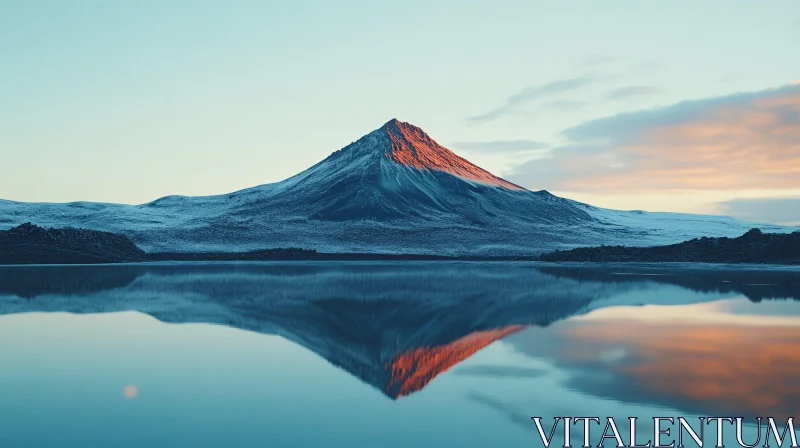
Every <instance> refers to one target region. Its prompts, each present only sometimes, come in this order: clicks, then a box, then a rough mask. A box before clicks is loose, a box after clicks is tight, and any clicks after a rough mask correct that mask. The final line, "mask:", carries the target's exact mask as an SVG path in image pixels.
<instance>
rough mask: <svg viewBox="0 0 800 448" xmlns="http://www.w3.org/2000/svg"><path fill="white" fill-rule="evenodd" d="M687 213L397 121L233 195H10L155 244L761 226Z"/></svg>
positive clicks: (595, 238) (43, 213) (512, 248)
mask: <svg viewBox="0 0 800 448" xmlns="http://www.w3.org/2000/svg"><path fill="white" fill-rule="evenodd" d="M675 216H681V217H680V218H676V217H675ZM675 216H673V215H672V214H670V215H669V216H667V215H660V214H645V215H641V214H637V212H615V211H604V210H602V209H597V208H595V207H591V206H588V205H585V204H580V203H577V202H574V201H571V200H568V199H562V198H559V197H556V196H553V195H552V194H550V193H548V192H546V191H537V192H534V191H529V190H526V189H524V188H522V187H520V186H518V185H514V184H513V183H510V182H508V181H506V180H504V179H501V178H499V177H497V176H494V175H493V174H491V173H489V172H488V171H485V170H483V169H481V168H480V167H477V166H475V165H473V164H472V163H470V162H468V161H467V160H465V159H463V158H461V157H459V156H457V155H456V154H454V153H453V152H451V151H450V150H448V149H447V148H444V147H443V146H441V145H439V144H438V143H436V142H435V141H434V140H433V139H431V138H430V137H429V136H428V135H427V134H425V132H424V131H422V130H421V129H419V128H417V127H415V126H412V125H410V124H408V123H402V122H399V121H397V120H391V121H389V122H388V123H386V124H385V125H384V126H382V127H380V128H379V129H376V130H375V131H373V132H371V133H369V134H367V135H365V136H364V137H362V138H361V139H359V140H357V141H356V142H354V143H351V144H350V145H348V146H346V147H345V148H343V149H341V150H339V151H336V152H334V153H333V154H331V155H330V156H329V157H327V158H326V159H325V160H323V161H321V162H319V163H317V164H316V165H314V166H312V167H311V168H309V169H307V170H305V171H303V172H302V173H299V174H297V175H295V176H293V177H291V178H289V179H286V180H284V181H282V182H277V183H274V184H267V185H261V186H258V187H254V188H249V189H246V190H241V191H237V192H234V193H230V194H227V195H219V196H205V197H185V196H167V197H164V198H161V199H158V200H155V201H153V202H149V203H147V204H142V205H137V206H131V205H119V204H100V203H87V202H76V203H68V204H53V203H20V202H11V201H0V228H7V227H12V226H16V225H19V224H22V223H24V222H29V221H30V222H33V223H35V224H37V225H40V226H47V227H69V226H72V227H83V228H88V229H95V230H104V231H111V232H116V233H121V234H124V235H126V236H128V237H130V238H131V239H132V240H133V241H134V242H135V243H136V244H137V245H138V246H139V247H141V248H142V249H144V250H146V251H149V252H153V251H247V250H257V249H263V248H268V247H302V248H306V249H316V250H318V251H324V252H381V253H433V254H442V255H466V254H476V255H477V254H481V255H483V254H486V255H488V254H491V255H519V254H536V253H541V252H545V251H550V250H555V249H565V248H572V247H577V246H589V245H598V244H628V245H630V244H636V245H653V244H668V243H674V242H679V241H683V240H687V239H691V238H696V237H700V236H736V235H740V234H742V233H744V232H745V231H747V230H748V229H749V228H751V227H753V225H752V224H748V223H742V222H739V221H735V220H732V219H730V218H724V217H700V216H696V215H675ZM683 216H695V217H694V218H693V219H685V218H683ZM698 221H700V225H698ZM666 222H669V224H668V225H661V224H662V223H666ZM759 227H761V228H762V229H763V230H764V231H770V232H781V231H785V230H784V229H783V228H781V227H778V226H764V225H760V226H759Z"/></svg>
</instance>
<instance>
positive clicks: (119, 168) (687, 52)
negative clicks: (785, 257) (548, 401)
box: [0, 0, 800, 220]
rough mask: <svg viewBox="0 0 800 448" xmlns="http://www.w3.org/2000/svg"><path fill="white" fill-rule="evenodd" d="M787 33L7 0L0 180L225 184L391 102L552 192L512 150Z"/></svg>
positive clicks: (664, 20) (698, 24)
mask: <svg viewBox="0 0 800 448" xmlns="http://www.w3.org/2000/svg"><path fill="white" fill-rule="evenodd" d="M798 42H800V3H798V2H797V1H795V0H787V1H772V2H751V1H702V2H697V1H677V0H673V1H670V2H642V1H606V2H588V1H587V2H551V1H538V2H537V1H531V0H523V1H510V0H509V1H492V2H489V1H483V2H477V1H472V2H470V1H417V0H407V1H403V2H394V1H392V2H388V1H386V2H384V1H337V2H330V1H306V0H301V1H285V2H280V1H269V2H266V1H250V2H248V1H224V2H223V1H191V2H190V1H177V0H174V1H154V0H143V1H137V2H123V1H106V0H103V1H101V0H82V1H77V0H57V1H56V0H53V1H44V0H38V1H10V0H0V160H2V163H0V198H3V199H12V200H22V201H59V202H60V201H73V200H93V201H109V202H124V203H142V202H146V201H149V200H153V199H155V198H158V197H160V196H164V195H168V194H186V195H203V194H217V193H226V192H229V191H234V190H237V189H241V188H246V187H250V186H254V185H258V184H263V183H269V182H275V181H279V180H282V179H284V178H286V177H289V176H291V175H293V174H295V173H297V172H299V171H301V170H303V169H305V168H307V167H309V166H310V165H312V164H314V163H316V162H317V161H319V160H320V159H322V158H324V157H325V156H327V155H328V154H329V153H331V152H333V151H335V150H337V149H339V148H341V147H343V146H344V145H346V144H348V143H350V142H351V141H354V140H356V139H357V138H358V137H360V136H361V135H363V134H365V133H367V132H370V131H371V130H373V129H375V128H377V127H379V126H381V125H382V124H383V123H384V122H386V121H387V120H389V119H390V118H394V117H396V118H398V119H400V120H402V121H408V122H410V123H413V124H415V125H418V126H420V127H422V128H423V129H424V130H426V131H427V132H428V133H429V134H430V135H431V136H432V137H433V138H434V139H436V140H437V141H439V142H440V143H442V144H444V145H445V146H448V147H450V148H451V149H453V150H454V151H456V152H457V153H459V154H461V155H463V156H465V157H467V158H468V159H470V160H472V161H473V162H475V163H477V164H479V165H481V166H483V167H484V168H486V169H489V170H490V171H493V172H495V173H496V174H499V175H503V176H509V177H512V178H513V179H514V180H515V181H516V182H519V183H521V184H522V185H524V186H526V187H529V188H532V189H552V188H549V187H548V185H546V184H543V183H542V182H539V181H537V179H536V178H535V176H528V177H526V173H529V170H523V171H519V166H521V165H522V164H523V163H524V162H528V164H527V165H526V166H530V164H531V163H533V162H530V160H531V159H535V158H536V157H541V156H543V155H544V156H546V155H548V151H549V149H548V148H554V147H559V146H562V145H564V144H567V143H568V142H566V141H565V139H564V137H563V136H562V135H561V134H560V132H561V131H563V130H565V129H567V128H570V127H574V126H576V125H579V124H581V123H583V122H585V121H589V120H594V119H599V118H603V117H607V116H613V115H616V114H619V113H622V112H632V111H637V110H642V109H649V108H656V107H664V106H669V105H672V104H674V103H677V102H680V101H684V100H690V99H705V98H715V97H724V96H728V95H731V94H733V93H736V92H748V91H762V90H765V89H768V88H776V87H781V86H785V85H788V84H790V83H791V82H793V81H794V80H797V79H800V57H797V56H795V55H796V54H797V43H798ZM542 86H544V87H542ZM509 142H516V143H509ZM534 142H535V143H534ZM515 144H516V147H515ZM534 148H543V149H534ZM525 149H528V151H526V150H525ZM549 177H550V176H548V178H549ZM798 188H800V187H796V186H792V185H790V186H789V187H788V188H787V187H786V186H785V185H783V186H781V187H774V186H770V185H765V186H764V189H763V190H764V191H763V192H762V193H758V191H755V190H753V189H749V190H747V191H743V192H729V193H727V196H726V194H725V193H720V192H719V191H717V190H714V189H711V190H709V191H712V192H711V193H709V192H705V193H704V194H706V196H704V197H705V199H703V201H701V202H697V200H695V202H692V201H688V202H687V201H686V200H675V199H674V198H675V197H676V196H675V194H673V193H670V194H669V195H666V194H665V195H662V196H658V195H656V196H658V197H656V196H653V193H652V192H649V193H647V194H646V195H645V194H637V189H636V186H635V185H632V186H631V188H630V191H629V192H627V193H626V194H622V195H620V194H619V193H618V192H608V194H605V193H603V192H602V191H598V192H595V193H594V194H592V193H591V192H589V193H587V192H576V193H574V194H572V192H570V191H567V190H564V189H562V190H561V191H559V190H556V192H557V193H562V194H565V195H568V196H572V197H576V198H578V199H581V200H587V201H592V202H593V203H595V204H597V205H601V206H602V205H606V206H615V207H622V208H649V209H661V210H686V211H701V212H703V211H704V212H715V211H719V210H718V209H715V208H714V206H713V204H715V203H717V202H719V201H724V200H728V199H734V198H740V197H758V196H759V195H761V196H770V197H773V196H781V197H783V196H793V195H800V191H798ZM687 194H688V193H687ZM694 196H695V195H692V197H694ZM701 196H702V195H701ZM659 198H660V199H659ZM670 198H673V199H670ZM642 204H644V205H645V206H644V207H643V206H641V205H642ZM728 211H729V210H728ZM798 220H800V217H798Z"/></svg>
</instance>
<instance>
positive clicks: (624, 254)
mask: <svg viewBox="0 0 800 448" xmlns="http://www.w3.org/2000/svg"><path fill="white" fill-rule="evenodd" d="M539 258H540V260H542V261H588V262H702V263H776V264H785V263H787V264H800V232H794V233H790V234H780V233H763V232H762V231H761V230H760V229H752V230H750V231H748V232H747V233H745V234H744V235H742V236H740V237H737V238H724V237H723V238H695V239H693V240H690V241H685V242H683V243H678V244H671V245H668V246H654V247H627V246H599V247H584V248H578V249H571V250H563V251H555V252H551V253H548V254H543V255H541V256H540V257H539Z"/></svg>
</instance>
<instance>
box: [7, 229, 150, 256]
mask: <svg viewBox="0 0 800 448" xmlns="http://www.w3.org/2000/svg"><path fill="white" fill-rule="evenodd" d="M145 256H146V254H145V252H144V251H143V250H141V249H140V248H138V247H137V246H136V244H134V243H133V242H132V241H131V240H130V239H129V238H128V237H126V236H122V235H117V234H115V233H111V232H102V231H98V230H87V229H76V228H72V227H65V228H61V229H45V228H42V227H39V226H37V225H34V224H31V223H29V222H28V223H25V224H22V225H20V226H17V227H13V228H11V229H8V230H6V231H0V263H2V264H82V263H121V262H129V261H141V260H143V259H144V258H145Z"/></svg>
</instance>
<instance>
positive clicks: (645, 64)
mask: <svg viewBox="0 0 800 448" xmlns="http://www.w3.org/2000/svg"><path fill="white" fill-rule="evenodd" d="M636 68H637V69H639V70H642V71H646V72H655V71H658V70H661V64H659V63H658V62H656V61H650V60H647V61H639V62H637V63H636Z"/></svg>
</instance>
